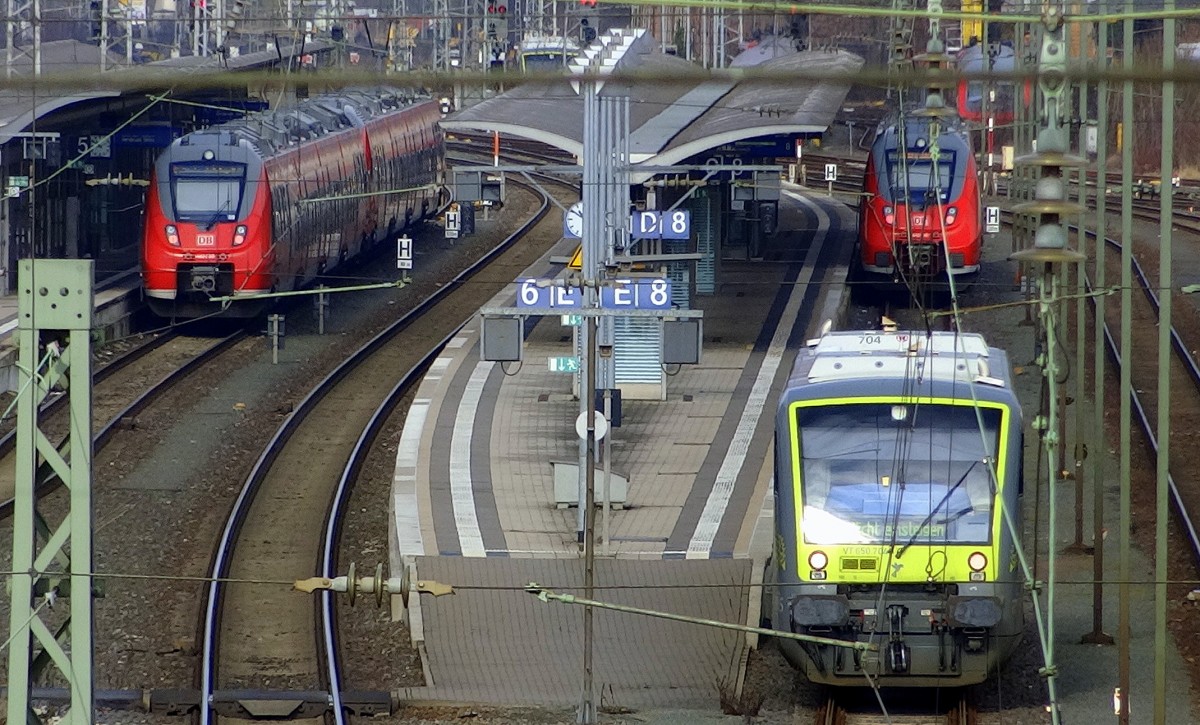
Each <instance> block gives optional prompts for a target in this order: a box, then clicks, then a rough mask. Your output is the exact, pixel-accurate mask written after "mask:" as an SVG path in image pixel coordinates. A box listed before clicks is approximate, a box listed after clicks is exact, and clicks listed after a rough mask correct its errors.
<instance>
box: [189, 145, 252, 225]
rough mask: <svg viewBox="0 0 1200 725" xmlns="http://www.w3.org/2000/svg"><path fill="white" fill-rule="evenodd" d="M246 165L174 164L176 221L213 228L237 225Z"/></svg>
mask: <svg viewBox="0 0 1200 725" xmlns="http://www.w3.org/2000/svg"><path fill="white" fill-rule="evenodd" d="M245 184H246V165H245V164H237V163H230V162H222V161H203V162H194V161H191V162H182V163H175V164H171V196H172V206H173V208H174V210H175V219H176V221H185V222H192V223H195V224H199V225H201V226H206V227H211V226H212V225H214V224H216V223H218V222H232V221H237V219H238V218H239V216H240V212H241V205H242V204H241V201H242V190H243V189H244V188H245Z"/></svg>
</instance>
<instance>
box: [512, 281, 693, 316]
mask: <svg viewBox="0 0 1200 725" xmlns="http://www.w3.org/2000/svg"><path fill="white" fill-rule="evenodd" d="M517 284H518V290H517V307H518V308H522V309H530V310H555V311H566V310H578V309H582V308H583V292H582V290H580V289H579V288H578V287H560V286H556V285H554V284H553V280H545V279H543V280H538V279H522V280H518V281H517ZM600 306H601V307H603V308H604V309H608V310H669V309H671V281H670V280H668V279H617V280H612V282H611V283H609V284H605V285H604V286H603V287H601V288H600Z"/></svg>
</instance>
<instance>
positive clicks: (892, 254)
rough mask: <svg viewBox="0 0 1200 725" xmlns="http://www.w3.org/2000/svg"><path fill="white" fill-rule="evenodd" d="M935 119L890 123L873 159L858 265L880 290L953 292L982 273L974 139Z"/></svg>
mask: <svg viewBox="0 0 1200 725" xmlns="http://www.w3.org/2000/svg"><path fill="white" fill-rule="evenodd" d="M942 126H943V127H942V128H941V129H940V130H939V133H938V136H937V143H936V151H935V149H934V143H933V141H932V139H931V134H930V128H929V120H928V119H925V118H909V119H907V120H905V121H904V122H903V123H891V124H890V125H884V126H882V127H881V128H880V130H879V132H878V133H877V134H876V137H875V142H874V143H873V144H872V145H871V153H870V155H869V156H868V157H867V168H866V172H865V174H864V177H863V196H862V200H861V202H860V204H859V224H858V243H859V256H858V263H859V266H860V267H861V270H862V271H863V272H864V273H865V275H864V276H865V277H866V278H867V279H868V280H869V281H873V282H875V283H877V285H880V286H882V285H888V284H898V285H904V286H906V287H908V288H910V289H913V288H924V289H936V288H939V287H940V288H944V287H946V286H947V282H948V280H947V274H950V275H954V278H955V281H956V283H966V282H969V281H971V280H972V279H973V278H974V277H976V276H977V275H978V272H979V266H980V257H981V252H982V244H983V223H982V222H983V219H982V216H981V213H982V209H981V208H980V198H979V184H978V179H977V176H976V167H975V154H974V152H973V149H972V147H971V140H970V135H969V134H968V133H967V131H966V130H965V129H963V128H961V127H960V126H959V125H958V124H957V122H954V123H946V122H943V123H942Z"/></svg>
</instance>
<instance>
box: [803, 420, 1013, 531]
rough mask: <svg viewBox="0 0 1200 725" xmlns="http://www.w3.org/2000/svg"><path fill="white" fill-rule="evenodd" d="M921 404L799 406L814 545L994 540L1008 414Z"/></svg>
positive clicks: (806, 516) (807, 523) (806, 524)
mask: <svg viewBox="0 0 1200 725" xmlns="http://www.w3.org/2000/svg"><path fill="white" fill-rule="evenodd" d="M980 414H981V416H982V420H983V434H982V435H981V434H980V429H979V425H978V423H977V419H976V416H975V410H974V408H972V407H970V406H961V405H935V404H928V403H923V404H920V405H916V404H911V403H907V404H902V403H895V404H892V403H855V404H845V405H828V406H819V407H800V408H798V409H797V412H796V418H795V424H796V425H797V426H798V433H799V440H800V450H799V451H797V452H796V453H795V455H798V456H799V461H798V462H799V464H800V471H801V481H800V482H799V485H800V486H801V494H802V496H803V501H804V509H803V511H804V513H803V532H804V540H805V542H806V543H809V544H891V543H893V542H895V543H896V544H897V545H899V546H903V545H904V544H905V543H907V542H908V541H909V540H914V543H918V544H920V543H925V544H929V543H936V544H968V543H970V544H986V543H987V542H988V541H989V539H990V536H991V529H992V526H991V524H992V509H993V501H994V493H993V492H994V486H993V483H992V478H991V470H990V466H989V465H988V463H987V461H986V460H985V459H989V458H990V459H992V460H995V457H996V453H997V449H998V446H999V441H1000V426H1001V419H1002V415H1001V412H1000V411H999V410H997V409H995V408H982V409H981V410H980Z"/></svg>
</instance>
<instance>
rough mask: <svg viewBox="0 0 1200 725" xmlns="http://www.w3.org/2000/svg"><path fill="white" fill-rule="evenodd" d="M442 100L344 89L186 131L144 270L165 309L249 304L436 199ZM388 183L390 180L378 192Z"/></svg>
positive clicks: (155, 198) (152, 301) (165, 171)
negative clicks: (228, 299)
mask: <svg viewBox="0 0 1200 725" xmlns="http://www.w3.org/2000/svg"><path fill="white" fill-rule="evenodd" d="M440 118H441V113H440V110H439V108H438V105H437V103H436V102H433V101H431V100H427V99H423V100H414V99H411V98H407V97H404V96H402V95H399V94H398V93H395V92H391V91H387V92H365V91H363V92H359V91H346V92H343V93H339V94H336V95H330V96H320V97H317V98H313V99H310V100H307V101H305V102H303V103H301V104H299V105H298V106H297V107H295V108H293V109H288V110H279V111H268V112H264V113H259V114H253V115H251V116H248V117H246V118H244V119H240V120H237V121H233V122H230V123H227V124H222V125H219V126H214V127H211V128H208V129H205V130H202V131H197V132H194V133H190V134H188V135H186V136H184V137H183V138H180V139H179V140H177V141H175V143H173V144H172V145H171V146H170V147H169V148H168V149H167V150H166V151H164V152H163V154H162V155H161V156H160V157H159V159H158V161H157V162H156V164H155V167H154V176H153V178H152V180H151V183H150V189H149V194H148V195H147V198H146V215H145V228H144V230H143V243H142V284H143V287H144V289H145V294H146V300H147V302H148V304H149V305H150V309H151V310H153V311H154V312H155V313H156V314H158V315H161V316H163V317H176V318H190V317H200V316H207V315H212V314H218V313H220V314H224V315H227V316H234V317H251V316H254V315H257V314H259V313H260V312H261V311H262V309H263V307H264V306H265V304H264V303H263V301H262V300H257V301H251V300H246V301H235V302H233V303H232V304H229V305H221V304H218V303H216V302H213V301H212V299H213V298H214V297H233V298H237V297H252V296H255V295H261V294H264V293H268V292H273V291H283V290H292V289H297V288H299V287H302V286H304V285H305V284H307V283H309V282H311V281H312V280H313V279H314V278H315V277H316V276H317V275H319V274H324V273H326V272H329V271H331V270H333V269H334V268H335V267H337V266H338V265H339V264H342V263H344V262H346V261H347V260H348V259H350V258H352V257H354V256H356V255H358V254H360V253H362V252H363V251H365V250H367V249H368V248H370V247H371V246H372V245H374V244H375V243H376V242H377V241H380V240H382V239H383V238H386V237H389V236H391V235H393V234H394V233H396V232H397V231H398V230H400V229H401V228H403V227H404V226H405V225H407V224H408V223H410V222H412V221H413V220H414V219H417V218H421V217H424V216H427V215H430V214H432V213H433V212H434V211H435V210H436V208H437V198H438V192H437V189H436V186H435V182H437V181H438V176H439V172H440V168H441V163H442V136H441V132H440V130H439V129H438V127H437V122H438V120H440ZM378 192H386V193H378Z"/></svg>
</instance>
